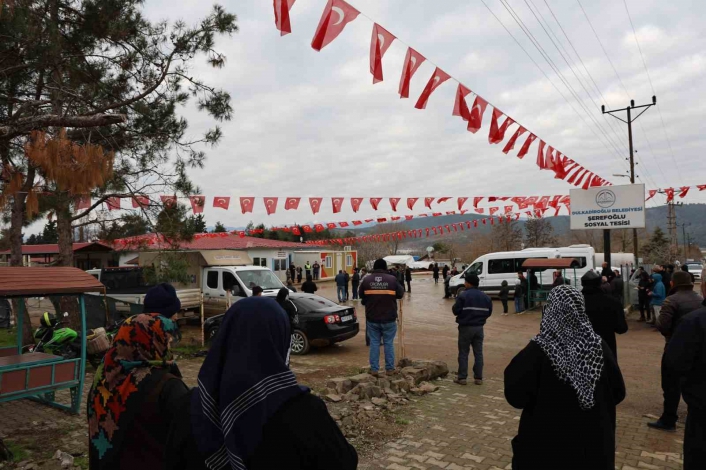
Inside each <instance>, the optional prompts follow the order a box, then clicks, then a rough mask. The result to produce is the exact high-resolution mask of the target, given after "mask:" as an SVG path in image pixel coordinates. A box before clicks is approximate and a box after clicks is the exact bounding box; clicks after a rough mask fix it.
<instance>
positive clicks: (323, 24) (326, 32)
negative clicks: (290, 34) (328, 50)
mask: <svg viewBox="0 0 706 470" xmlns="http://www.w3.org/2000/svg"><path fill="white" fill-rule="evenodd" d="M359 13H360V12H359V11H358V10H356V9H355V8H353V7H352V6H350V5H349V4H347V3H346V2H344V1H343V0H328V3H327V4H326V8H324V12H323V13H322V14H321V19H320V20H319V26H318V27H317V28H316V33H315V34H314V39H312V40H311V47H312V48H314V49H315V50H317V51H320V50H321V49H323V48H324V47H326V46H327V45H328V44H329V43H331V41H333V40H334V39H336V38H337V37H338V35H339V34H341V32H343V28H345V27H346V25H347V24H348V23H350V22H351V21H353V20H355V19H356V18H357V17H358V14H359Z"/></svg>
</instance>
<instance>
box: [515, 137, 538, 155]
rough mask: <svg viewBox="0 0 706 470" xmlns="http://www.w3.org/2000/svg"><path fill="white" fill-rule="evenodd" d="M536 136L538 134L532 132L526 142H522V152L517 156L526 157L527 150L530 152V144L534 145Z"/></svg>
mask: <svg viewBox="0 0 706 470" xmlns="http://www.w3.org/2000/svg"><path fill="white" fill-rule="evenodd" d="M536 138H537V136H536V135H534V134H530V135H528V136H527V139H525V143H524V144H522V147H521V148H520V152H519V153H518V154H517V158H524V157H525V155H527V152H529V148H530V145H532V142H534V139H536Z"/></svg>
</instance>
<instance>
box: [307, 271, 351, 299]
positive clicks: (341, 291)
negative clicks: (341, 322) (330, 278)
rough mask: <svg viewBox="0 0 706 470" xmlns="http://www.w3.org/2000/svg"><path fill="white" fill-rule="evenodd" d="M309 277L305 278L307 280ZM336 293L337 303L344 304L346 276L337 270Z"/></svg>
mask: <svg viewBox="0 0 706 470" xmlns="http://www.w3.org/2000/svg"><path fill="white" fill-rule="evenodd" d="M309 277H311V276H307V279H308V278H309ZM335 281H336V293H337V294H338V303H339V304H340V303H341V302H345V300H346V286H347V285H348V283H347V282H346V275H345V274H343V270H342V269H339V270H338V274H336V278H335Z"/></svg>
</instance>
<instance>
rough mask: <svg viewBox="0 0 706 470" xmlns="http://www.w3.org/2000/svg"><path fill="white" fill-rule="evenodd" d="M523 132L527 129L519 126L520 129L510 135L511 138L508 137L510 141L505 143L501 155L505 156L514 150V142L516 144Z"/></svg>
mask: <svg viewBox="0 0 706 470" xmlns="http://www.w3.org/2000/svg"><path fill="white" fill-rule="evenodd" d="M525 132H527V129H525V128H524V127H522V126H520V127H519V128H518V129H517V130H516V131H515V133H514V134H512V137H510V140H508V141H507V144H505V147H504V148H503V153H504V154H505V155H507V154H508V152H510V150H512V149H514V148H515V142H517V139H519V138H520V136H521V135H522V134H524V133H525Z"/></svg>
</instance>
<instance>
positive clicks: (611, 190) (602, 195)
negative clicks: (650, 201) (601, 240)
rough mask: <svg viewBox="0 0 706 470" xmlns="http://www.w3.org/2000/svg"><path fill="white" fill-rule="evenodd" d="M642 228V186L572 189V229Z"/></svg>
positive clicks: (643, 186) (643, 197) (643, 189)
mask: <svg viewBox="0 0 706 470" xmlns="http://www.w3.org/2000/svg"><path fill="white" fill-rule="evenodd" d="M626 228H645V185H644V184H630V185H624V186H601V187H598V188H591V189H587V190H583V189H572V190H571V230H616V229H626Z"/></svg>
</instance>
